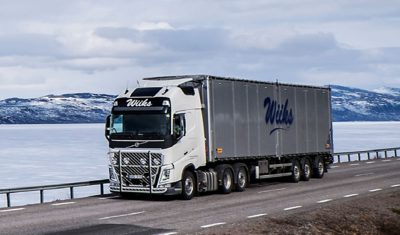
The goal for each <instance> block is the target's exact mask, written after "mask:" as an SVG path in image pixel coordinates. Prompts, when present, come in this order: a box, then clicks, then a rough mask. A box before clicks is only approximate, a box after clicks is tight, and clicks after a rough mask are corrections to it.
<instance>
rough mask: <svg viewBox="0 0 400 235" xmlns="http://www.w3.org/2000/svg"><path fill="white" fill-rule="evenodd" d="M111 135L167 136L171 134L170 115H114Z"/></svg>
mask: <svg viewBox="0 0 400 235" xmlns="http://www.w3.org/2000/svg"><path fill="white" fill-rule="evenodd" d="M111 134H129V135H136V136H149V135H157V136H166V135H169V134H170V114H160V113H157V114H137V113H136V114H114V115H112V123H111Z"/></svg>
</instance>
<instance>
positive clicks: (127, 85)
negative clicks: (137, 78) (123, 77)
mask: <svg viewBox="0 0 400 235" xmlns="http://www.w3.org/2000/svg"><path fill="white" fill-rule="evenodd" d="M128 92H129V80H128V81H126V89H125V94H127V93H128Z"/></svg>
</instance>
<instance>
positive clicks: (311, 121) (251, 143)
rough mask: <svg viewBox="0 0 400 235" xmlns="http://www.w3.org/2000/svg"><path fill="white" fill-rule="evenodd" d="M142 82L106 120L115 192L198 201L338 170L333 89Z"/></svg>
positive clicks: (199, 79)
mask: <svg viewBox="0 0 400 235" xmlns="http://www.w3.org/2000/svg"><path fill="white" fill-rule="evenodd" d="M143 83H144V84H143V86H141V87H139V88H137V89H135V90H133V91H130V90H127V91H125V92H124V93H123V94H121V95H120V96H119V97H118V98H117V99H116V100H115V102H114V107H113V110H112V115H111V116H110V117H109V119H108V121H107V129H106V137H107V139H108V140H109V143H110V190H111V191H112V192H120V193H128V192H130V193H150V194H151V193H158V194H180V195H181V196H182V198H184V199H191V198H192V197H193V195H195V194H196V192H206V191H217V190H219V191H220V192H222V193H230V192H231V191H233V190H236V191H243V190H245V188H246V186H247V185H248V184H249V183H250V182H251V180H257V179H264V178H273V177H290V178H291V180H292V181H293V182H298V181H299V180H301V179H302V180H305V181H307V180H309V179H310V177H316V178H322V177H323V175H324V173H325V172H326V171H327V166H328V165H329V164H330V163H332V160H333V158H332V151H333V145H332V120H331V100H330V99H331V96H330V95H331V91H330V88H327V87H316V86H303V85H292V84H281V83H278V82H276V83H274V82H263V81H252V80H241V79H234V78H224V77H216V76H208V75H189V76H169V77H153V78H145V79H143ZM150 169H151V170H150Z"/></svg>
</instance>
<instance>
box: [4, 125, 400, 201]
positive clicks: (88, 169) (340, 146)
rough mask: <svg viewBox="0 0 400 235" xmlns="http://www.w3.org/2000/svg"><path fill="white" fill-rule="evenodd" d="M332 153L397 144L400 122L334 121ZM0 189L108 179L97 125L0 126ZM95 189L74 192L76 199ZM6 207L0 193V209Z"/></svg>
mask: <svg viewBox="0 0 400 235" xmlns="http://www.w3.org/2000/svg"><path fill="white" fill-rule="evenodd" d="M333 127H334V147H335V152H342V151H353V150H366V149H374V148H387V147H398V146H400V122H340V123H334V125H333ZM0 140H1V141H0V159H1V168H0V169H1V170H0V177H1V179H2V180H1V181H0V188H11V187H23V186H35V185H45V184H58V183H71V182H77V181H88V180H97V179H105V178H108V165H107V164H108V159H107V151H108V146H107V141H106V139H105V138H104V125H103V124H68V125H0ZM98 190H99V189H98V187H97V186H96V187H89V188H82V189H77V191H76V193H75V195H76V196H78V197H79V196H85V195H89V194H91V193H97V192H98ZM68 196H69V190H68V189H66V190H54V191H51V192H46V194H45V199H46V201H52V200H56V199H65V198H68ZM38 199H39V196H38V193H37V192H35V193H21V194H15V195H14V196H13V197H12V200H13V201H12V204H13V205H21V204H26V203H37V202H38ZM5 205H6V202H5V196H4V195H0V207H4V206H5Z"/></svg>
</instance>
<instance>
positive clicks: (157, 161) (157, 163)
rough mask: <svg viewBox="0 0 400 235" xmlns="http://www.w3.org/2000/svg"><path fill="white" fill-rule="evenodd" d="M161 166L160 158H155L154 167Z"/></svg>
mask: <svg viewBox="0 0 400 235" xmlns="http://www.w3.org/2000/svg"><path fill="white" fill-rule="evenodd" d="M160 164H161V161H160V159H158V158H153V165H155V166H158V165H160Z"/></svg>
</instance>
